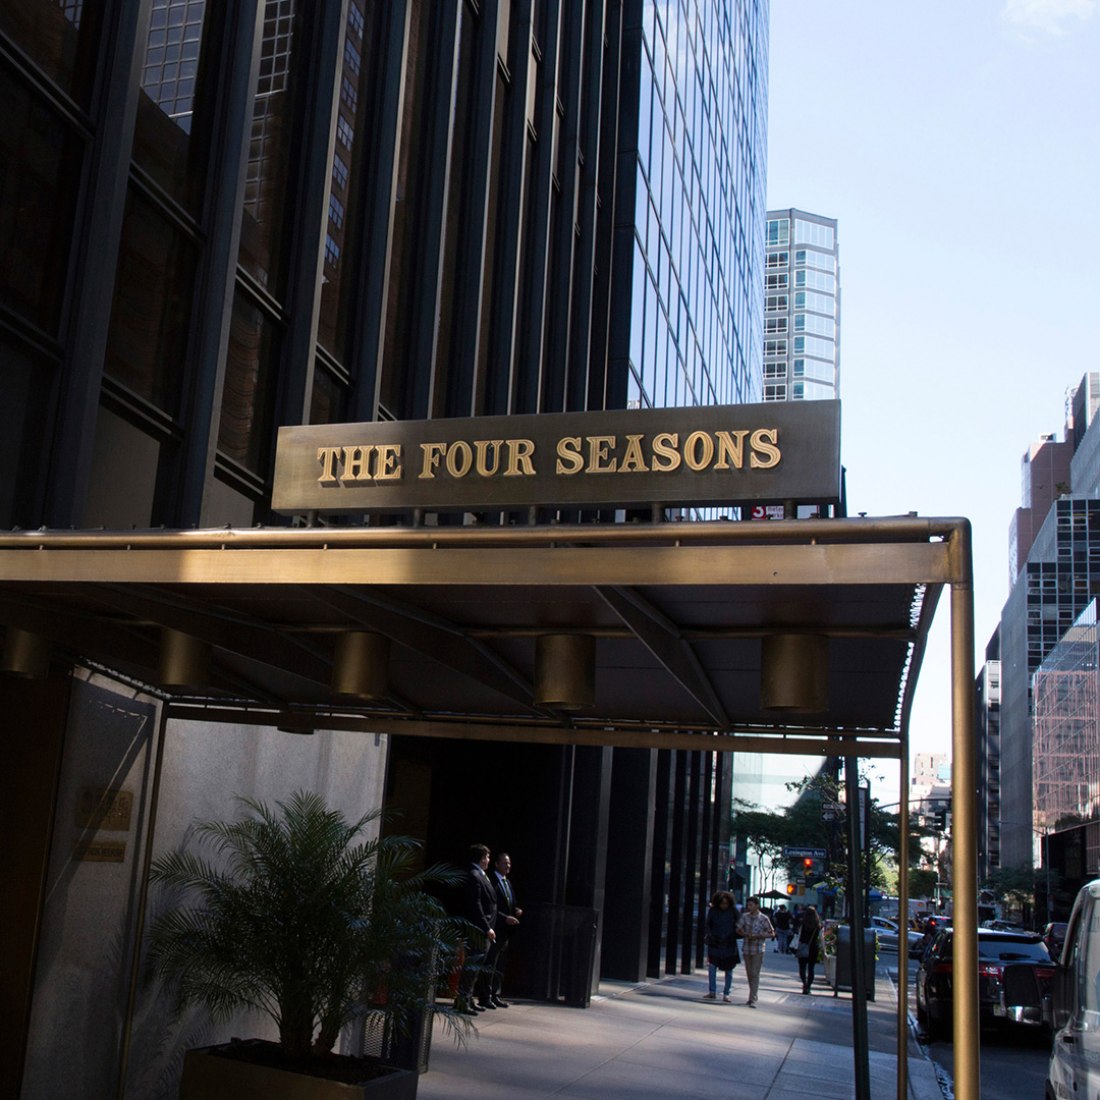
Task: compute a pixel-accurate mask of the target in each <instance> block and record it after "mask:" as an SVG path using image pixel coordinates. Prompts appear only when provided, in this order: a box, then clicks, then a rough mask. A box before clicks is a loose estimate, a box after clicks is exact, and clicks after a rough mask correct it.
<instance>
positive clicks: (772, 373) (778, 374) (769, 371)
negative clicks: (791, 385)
mask: <svg viewBox="0 0 1100 1100" xmlns="http://www.w3.org/2000/svg"><path fill="white" fill-rule="evenodd" d="M764 377H765V378H786V377H787V364H786V363H782V362H780V363H765V364H764Z"/></svg>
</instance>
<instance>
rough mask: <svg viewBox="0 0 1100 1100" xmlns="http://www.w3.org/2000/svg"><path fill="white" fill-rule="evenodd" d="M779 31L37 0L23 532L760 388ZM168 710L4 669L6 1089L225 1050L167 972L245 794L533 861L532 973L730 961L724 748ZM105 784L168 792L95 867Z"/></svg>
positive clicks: (22, 353) (626, 13)
mask: <svg viewBox="0 0 1100 1100" xmlns="http://www.w3.org/2000/svg"><path fill="white" fill-rule="evenodd" d="M767 18H768V12H767V2H766V0H735V2H731V3H728V4H695V3H682V4H677V5H670V6H665V5H659V4H653V3H648V2H645V3H643V2H642V0H607V2H604V3H591V2H590V3H585V2H583V0H514V2H508V0H500V2H499V3H498V2H497V0H487V2H485V3H480V4H475V3H472V2H468V0H451V2H448V3H435V2H428V0H409V2H407V3H399V2H395V3H372V2H369V0H342V2H328V0H321V2H318V3H315V4H305V3H303V2H301V0H266V2H265V0H229V2H228V3H226V4H222V5H215V4H209V3H205V2H203V0H140V2H130V0H114V2H112V0H107V2H105V3H102V4H88V3H79V2H72V3H70V2H67V0H63V2H60V3H49V2H46V0H10V2H7V3H5V4H3V5H2V6H0V87H2V97H3V102H4V104H5V110H4V111H3V114H2V118H0V188H2V190H0V195H2V201H0V255H2V260H3V262H2V263H0V358H2V369H0V429H2V430H0V471H2V474H3V476H2V477H0V526H3V527H7V528H24V529H27V528H37V527H49V528H70V527H74V528H100V527H104V528H108V529H123V530H125V529H129V528H139V529H140V528H147V527H158V526H164V527H168V528H180V529H186V528H192V527H202V528H209V527H216V526H222V525H226V526H231V527H250V526H254V525H270V524H281V523H286V522H288V521H287V520H286V519H285V518H282V517H279V516H277V515H275V514H274V513H273V512H272V511H271V507H270V501H271V490H272V477H273V460H274V452H275V442H276V431H277V429H278V427H279V426H280V425H292V424H325V423H337V422H360V421H373V420H379V419H402V420H404V419H419V418H437V417H454V416H481V415H510V414H518V413H539V412H555V411H569V410H588V409H603V408H623V407H628V406H635V405H636V406H661V405H687V404H714V403H732V402H737V401H755V400H758V399H759V396H760V390H759V380H758V378H759V374H758V367H757V366H756V364H757V363H758V362H759V361H760V358H761V354H762V335H761V327H762V302H761V300H760V299H761V295H762V287H763V280H762V278H761V265H762V263H763V226H764V198H763V196H764V145H765V134H766V124H765V118H766V75H767ZM552 518H554V517H552V516H547V515H538V516H533V517H532V516H528V515H522V516H515V515H511V516H509V515H503V516H502V515H494V514H489V515H478V516H470V515H463V514H462V513H460V512H456V513H455V514H441V515H438V516H437V515H432V516H418V517H415V521H416V522H421V523H428V524H430V523H439V524H447V523H460V522H475V521H476V522H482V523H486V522H488V523H509V522H527V521H528V520H531V519H534V520H537V521H539V522H545V521H547V520H550V519H552ZM601 518H604V519H606V520H608V521H611V520H614V519H616V518H618V519H621V518H623V517H622V516H618V517H612V516H606V517H601ZM412 521H413V517H409V516H394V517H383V518H382V519H381V520H380V519H379V518H378V517H375V518H374V519H372V520H370V521H368V520H367V519H366V517H363V516H348V517H342V522H344V523H345V524H353V525H354V524H363V523H367V522H374V523H377V522H387V523H405V522H412ZM3 625H4V626H5V627H10V620H8V619H7V618H5V619H4V620H3ZM161 702H162V700H161V699H160V697H159V696H158V694H157V691H156V688H155V685H149V684H144V683H120V682H119V681H118V680H117V679H113V678H111V677H110V676H108V675H105V674H104V671H103V670H100V669H96V668H88V667H85V666H83V665H81V664H80V662H79V660H76V661H68V662H65V661H59V660H58V659H56V657H55V660H54V663H53V665H52V667H51V671H50V677H49V679H48V681H47V682H46V683H45V684H43V685H33V684H27V683H23V682H20V681H15V680H12V679H11V678H9V677H0V704H2V706H3V708H4V713H5V714H6V715H7V716H8V718H9V721H11V722H12V723H14V724H15V725H16V726H18V727H19V728H22V729H24V730H27V731H33V736H27V737H26V738H23V739H21V741H20V744H19V745H18V746H17V747H16V748H15V749H13V755H12V757H11V758H10V759H9V761H8V765H9V766H8V769H7V771H8V774H7V777H6V779H5V791H6V796H5V799H4V800H3V802H4V809H3V814H4V825H5V828H6V829H7V831H8V833H9V835H14V833H16V832H18V833H19V834H20V835H22V836H25V837H26V840H25V842H24V843H23V844H22V845H21V848H20V851H19V853H18V854H17V856H15V857H14V858H13V859H12V860H11V861H9V862H8V863H7V866H6V867H5V872H4V875H5V883H4V894H5V897H7V898H10V899H13V901H12V904H11V905H10V906H9V907H8V910H7V913H6V915H5V917H4V927H3V929H2V937H3V938H2V941H0V946H2V947H3V950H2V951H0V956H3V958H4V963H3V966H4V968H5V970H4V974H3V980H2V981H0V987H2V988H3V994H2V996H3V1005H2V1013H3V1020H4V1023H5V1026H4V1027H3V1028H2V1029H0V1034H2V1035H3V1039H2V1040H0V1043H2V1044H3V1050H2V1052H0V1072H2V1074H3V1076H2V1078H0V1093H3V1094H4V1095H13V1096H18V1095H22V1096H23V1097H28V1098H32V1097H39V1096H54V1095H61V1094H65V1095H72V1096H86V1097H89V1098H92V1097H95V1098H99V1097H102V1096H106V1095H119V1096H126V1097H140V1096H146V1095H150V1096H151V1095H156V1094H159V1093H158V1090H162V1089H164V1088H165V1087H166V1082H168V1083H170V1082H171V1080H172V1074H173V1072H174V1070H173V1066H174V1065H175V1062H174V1061H173V1057H172V1052H173V1050H175V1049H177V1048H178V1047H180V1046H182V1045H187V1043H189V1042H193V1041H195V1040H198V1039H203V1040H210V1039H212V1038H219V1037H221V1032H219V1033H217V1034H212V1033H211V1032H209V1030H205V1031H204V1030H203V1029H202V1027H201V1026H200V1024H199V1023H198V1022H196V1021H194V1020H188V1021H183V1022H182V1023H181V1024H179V1025H175V1026H174V1027H173V1028H170V1027H169V1025H168V1024H167V1023H166V1020H167V1015H168V1014H167V1011H166V1008H165V1006H164V1005H163V1004H161V1003H160V1002H159V1001H158V1000H157V999H156V996H155V994H153V993H149V992H147V991H146V988H145V986H144V984H143V983H142V982H140V981H138V975H139V971H140V966H139V961H140V945H141V937H142V933H143V930H144V928H145V927H146V926H147V918H148V916H149V915H151V913H152V911H153V910H154V909H155V905H156V898H155V897H154V896H152V895H151V894H150V892H149V891H148V890H147V888H146V882H145V878H144V869H145V867H146V865H147V861H148V858H149V857H150V855H151V854H155V853H157V852H159V851H162V850H165V849H166V848H169V847H172V846H174V845H175V843H177V842H178V841H179V840H180V839H181V838H182V837H183V836H184V835H185V833H186V830H187V827H188V824H189V823H190V822H191V821H192V820H193V819H194V818H196V817H206V818H210V817H219V816H221V817H224V816H229V815H231V814H232V812H233V798H234V797H235V796H237V795H246V796H252V797H257V798H262V799H267V800H271V799H275V798H282V797H285V796H286V795H287V794H288V793H290V791H291V790H293V789H296V788H301V787H306V786H308V787H311V788H313V789H317V790H319V791H320V792H321V793H323V794H325V795H326V797H327V798H328V799H329V800H330V801H331V802H332V803H333V804H336V805H339V806H342V807H344V808H347V809H348V810H349V811H356V812H362V811H363V810H364V809H367V808H370V807H371V806H372V805H376V804H380V803H381V802H383V801H384V802H385V804H386V805H387V806H388V807H390V808H393V809H395V810H400V811H401V812H402V815H403V817H402V820H401V823H400V826H399V827H400V828H401V830H402V831H403V832H408V833H412V834H414V835H417V836H420V837H422V838H423V840H424V841H425V844H426V849H427V852H426V854H427V857H428V858H429V859H436V858H439V859H447V860H454V861H458V860H460V859H461V858H462V856H463V854H464V852H465V848H466V846H467V845H468V844H469V843H470V842H474V841H483V842H485V843H487V844H489V845H491V846H493V847H494V849H497V848H502V849H507V850H508V851H510V852H511V854H512V858H513V862H514V864H515V875H514V878H515V881H516V884H517V888H518V889H519V891H521V894H522V903H523V905H524V907H525V908H526V909H527V910H528V912H529V913H530V914H531V921H530V932H529V933H528V934H527V937H526V938H524V937H520V938H519V939H518V941H517V943H516V946H515V948H514V949H513V953H512V957H513V962H514V968H515V972H514V974H512V975H510V976H509V980H510V986H511V988H512V989H514V990H515V991H516V992H525V993H528V994H530V995H533V996H542V997H549V998H552V999H565V1000H570V1001H573V1002H575V1003H583V1002H584V1001H586V999H587V993H588V991H589V989H590V988H591V985H592V983H593V981H594V980H595V979H596V978H597V977H598V976H599V975H601V974H603V975H606V976H613V977H620V978H628V979H633V978H639V977H643V976H645V975H647V974H648V975H657V974H661V973H666V972H675V971H680V970H690V969H691V968H692V967H694V966H698V965H700V964H701V962H702V957H703V947H702V941H701V935H700V931H701V929H700V922H701V912H702V905H701V899H702V898H704V897H706V896H707V895H708V894H709V892H710V891H711V890H713V889H714V888H716V887H717V886H718V885H721V884H723V883H724V881H725V876H726V874H727V866H728V844H727V839H728V820H727V811H728V805H729V784H730V776H729V763H728V758H726V757H723V756H722V755H721V754H703V753H698V752H671V751H664V750H662V751H650V750H633V749H631V750H621V749H616V750H612V749H593V748H580V747H575V748H563V747H556V746H535V745H526V744H503V745H489V746H480V745H478V744H477V743H475V742H463V743H459V742H443V741H439V742H436V741H432V740H427V739H414V738H401V737H391V738H384V737H375V738H373V739H371V738H367V739H364V738H362V737H361V736H354V735H348V734H340V733H337V732H335V731H327V732H326V731H318V735H317V736H315V737H312V738H296V737H294V736H292V735H287V734H286V733H281V732H279V731H277V730H274V729H258V728H252V727H249V726H247V725H246V724H241V725H239V726H228V725H225V724H220V725H214V724H208V723H199V722H190V723H189V722H180V721H174V720H173V721H168V720H166V719H165V717H164V714H163V708H162V706H161ZM105 791H110V792H114V791H122V792H123V793H124V794H126V796H127V798H128V799H131V800H132V802H131V801H127V802H126V805H128V806H132V812H131V813H128V815H127V816H126V818H125V821H126V827H125V830H120V831H119V833H118V836H117V838H116V839H115V840H114V841H113V842H112V844H111V845H100V846H99V847H98V848H97V849H96V850H97V851H99V852H100V854H103V853H113V855H112V856H111V859H110V860H108V861H105V862H95V861H94V860H93V859H92V858H90V857H89V856H88V853H89V851H90V850H91V849H90V846H89V844H88V843H87V839H88V838H87V833H88V830H89V829H90V828H92V826H90V825H89V824H88V822H87V821H84V822H83V823H81V818H80V809H79V808H80V806H81V805H82V804H83V803H82V800H86V799H87V798H88V797H90V796H95V795H96V792H99V793H100V794H102V793H103V792H105ZM74 822H76V824H74ZM120 846H121V847H120ZM116 856H117V858H115V857H116ZM586 929H587V931H586ZM563 930H564V931H563ZM105 941H109V947H110V949H109V950H106V951H102V950H100V948H101V947H102V946H103V944H104V942H105ZM566 941H568V942H566ZM578 960H579V961H578ZM93 1003H95V1004H98V1005H100V1006H102V1009H103V1010H102V1011H100V1012H97V1013H89V1012H88V1010H87V1006H88V1005H90V1004H93ZM224 1034H225V1035H226V1036H228V1035H229V1034H230V1030H229V1025H227V1029H225V1030H224ZM62 1042H64V1043H65V1045H66V1050H67V1057H66V1059H65V1060H58V1059H56V1058H55V1057H53V1055H54V1053H55V1052H56V1050H57V1049H58V1048H59V1045H60V1044H61V1043H62Z"/></svg>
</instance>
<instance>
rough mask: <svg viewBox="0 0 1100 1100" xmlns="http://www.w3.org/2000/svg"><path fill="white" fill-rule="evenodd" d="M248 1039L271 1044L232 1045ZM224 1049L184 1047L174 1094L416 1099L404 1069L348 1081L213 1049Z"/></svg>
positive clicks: (213, 1099) (187, 1097)
mask: <svg viewBox="0 0 1100 1100" xmlns="http://www.w3.org/2000/svg"><path fill="white" fill-rule="evenodd" d="M253 1044H262V1045H263V1046H264V1047H268V1048H270V1047H271V1046H273V1045H274V1044H271V1043H263V1042H262V1040H258V1039H251V1040H248V1041H247V1043H246V1044H238V1046H242V1045H243V1046H251V1045H253ZM225 1049H226V1047H225V1046H220V1047H199V1048H197V1049H195V1050H189V1051H188V1052H187V1055H186V1057H185V1058H184V1061H183V1080H182V1082H181V1084H180V1093H179V1095H180V1100H416V1089H417V1085H418V1084H419V1080H420V1079H419V1076H418V1075H417V1074H416V1073H415V1072H412V1071H410V1070H405V1069H394V1068H392V1067H389V1066H386V1067H384V1069H385V1072H383V1073H381V1074H379V1075H378V1076H377V1077H371V1078H369V1079H367V1080H364V1081H361V1082H359V1083H357V1084H349V1083H347V1082H345V1081H336V1080H330V1079H328V1078H326V1077H318V1076H313V1075H310V1074H308V1073H299V1072H295V1071H293V1070H287V1069H281V1068H279V1067H278V1066H275V1065H269V1064H263V1063H261V1062H253V1061H248V1060H247V1059H246V1058H236V1057H226V1056H225V1055H224V1054H220V1053H218V1052H219V1051H224V1050H225Z"/></svg>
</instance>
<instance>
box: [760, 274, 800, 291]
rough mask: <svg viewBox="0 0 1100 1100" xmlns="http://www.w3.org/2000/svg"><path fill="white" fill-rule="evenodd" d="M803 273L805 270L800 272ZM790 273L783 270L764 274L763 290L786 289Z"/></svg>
mask: <svg viewBox="0 0 1100 1100" xmlns="http://www.w3.org/2000/svg"><path fill="white" fill-rule="evenodd" d="M800 274H803V275H804V274H805V272H800ZM790 278H791V277H790V275H788V274H787V272H785V271H781V272H778V273H777V274H775V275H765V276H764V289H765V290H786V289H787V286H788V283H789V282H790Z"/></svg>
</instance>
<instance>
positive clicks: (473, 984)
mask: <svg viewBox="0 0 1100 1100" xmlns="http://www.w3.org/2000/svg"><path fill="white" fill-rule="evenodd" d="M488 869H489V849H488V848H486V847H485V845H484V844H474V845H471V847H470V866H469V869H468V870H467V872H466V881H465V882H464V883H463V884H462V908H463V913H462V915H463V916H464V917H465V918H466V919H467V920H468V921H469V922H470V923H471V924H472V925H473V926H474V932H473V933H472V936H473V941H472V942H471V943H470V945H469V949H468V950H467V952H466V962H465V965H464V966H463V968H462V977H461V978H460V979H459V982H458V996H457V997H456V998H455V1011H456V1012H461V1013H463V1014H465V1015H467V1016H476V1015H477V1013H478V1012H479V1011H480V1010H481V1009H486V1008H490V1007H491V1008H495V1007H496V1006H495V1005H493V1004H492V1002H491V1001H490V1000H489V999H488V998H489V994H488V988H489V987H488V981H487V978H488V975H487V974H485V973H483V964H484V963H485V957H486V954H487V953H488V951H489V948H490V947H492V946H493V941H494V940H495V939H496V936H497V934H496V930H495V928H494V925H495V924H496V920H497V905H496V891H495V890H494V889H493V885H492V883H491V882H490V881H489V876H488V875H487V874H486V871H488ZM475 989H478V990H480V991H481V992H482V996H481V997H480V998H479V999H480V1000H481V1005H480V1006H475V1005H474V991H475Z"/></svg>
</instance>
